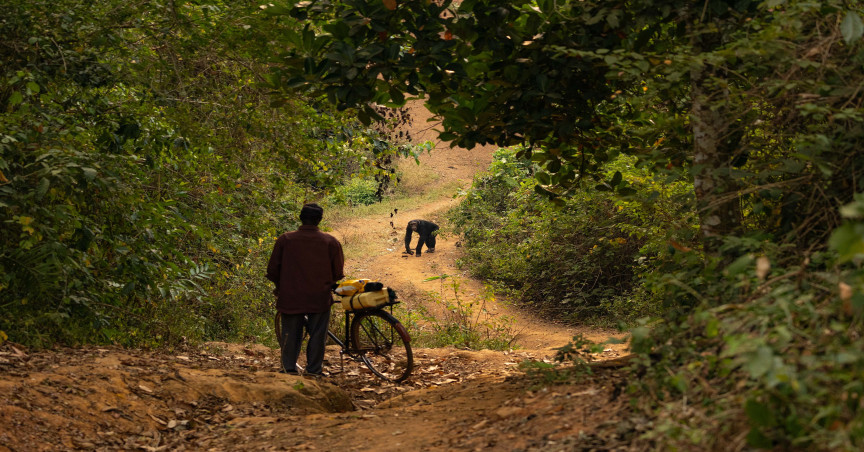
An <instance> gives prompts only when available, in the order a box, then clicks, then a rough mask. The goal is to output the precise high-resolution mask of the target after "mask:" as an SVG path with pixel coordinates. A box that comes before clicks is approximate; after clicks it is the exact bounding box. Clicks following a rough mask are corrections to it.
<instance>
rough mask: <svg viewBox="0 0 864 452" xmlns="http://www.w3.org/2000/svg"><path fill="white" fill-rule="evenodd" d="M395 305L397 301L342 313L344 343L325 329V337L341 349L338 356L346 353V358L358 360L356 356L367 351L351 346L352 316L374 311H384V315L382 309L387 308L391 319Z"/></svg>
mask: <svg viewBox="0 0 864 452" xmlns="http://www.w3.org/2000/svg"><path fill="white" fill-rule="evenodd" d="M396 303H398V301H397V302H393V303H387V304H385V305H383V306H379V307H376V308H369V309H361V310H356V311H343V312H344V313H345V336H344V337H345V342H342V340H341V339H339V337H338V336H336V334H335V333H333V331H331V330H330V328H327V336H328V337H329V338H330V339H332V340H333V342H335V343H336V345H338V346H339V347H340V348H341V350H340V351H339V354H340V355H344V354H346V353H347V354H348V356H351V357H352V358H355V359H359V358H358V356H357V355H358V354H360V353H361V352H365V351H368V350H358V349H355V348H353V346H351V344H353V343H354V341H353V340H352V337H351V321H352V320H353V319H354V316H356V315H358V314H361V313H364V314H365V313H367V312H374V311H384V312H385V313H387V311H385V310H384V308H386V307H388V306H389V307H390V312H389V313H388V314H390V317H393V305H395V304H396ZM394 319H395V317H394ZM390 335H391V336H392V335H393V333H392V332H391V333H390ZM391 338H392V337H391Z"/></svg>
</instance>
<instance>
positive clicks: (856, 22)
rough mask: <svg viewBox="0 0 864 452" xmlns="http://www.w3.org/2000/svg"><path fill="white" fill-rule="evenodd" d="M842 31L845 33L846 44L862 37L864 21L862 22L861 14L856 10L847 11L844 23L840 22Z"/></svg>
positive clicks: (863, 34)
mask: <svg viewBox="0 0 864 452" xmlns="http://www.w3.org/2000/svg"><path fill="white" fill-rule="evenodd" d="M840 32H841V33H843V40H844V41H846V44H851V43H852V42H853V41H857V40H859V39H861V36H864V23H862V22H861V16H859V15H858V13H856V12H854V11H849V12H848V13H846V17H845V18H843V23H841V24H840Z"/></svg>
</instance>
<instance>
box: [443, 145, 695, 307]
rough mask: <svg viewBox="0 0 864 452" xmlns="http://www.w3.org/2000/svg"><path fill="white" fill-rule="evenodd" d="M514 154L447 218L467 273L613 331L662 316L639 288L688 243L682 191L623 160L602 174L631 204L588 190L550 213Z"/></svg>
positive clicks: (690, 228)
mask: <svg viewBox="0 0 864 452" xmlns="http://www.w3.org/2000/svg"><path fill="white" fill-rule="evenodd" d="M517 152H518V151H516V150H500V151H498V152H497V153H496V155H495V159H494V162H493V164H492V166H491V167H490V169H489V171H488V172H486V173H483V174H481V175H479V176H477V178H475V180H474V183H473V185H472V188H471V189H470V190H469V191H468V192H467V193H466V195H465V198H464V199H463V201H462V202H461V203H460V205H459V206H458V207H457V208H456V209H454V211H453V212H451V221H452V222H453V224H454V225H455V226H456V230H457V232H460V233H461V234H462V236H463V238H464V240H463V243H464V245H465V248H466V250H467V254H466V257H465V262H464V263H465V265H467V266H468V268H470V269H471V271H472V272H473V273H474V274H476V275H477V276H479V277H482V278H484V279H488V280H491V281H494V282H496V283H498V284H500V285H503V287H505V288H506V289H508V290H511V291H513V292H514V293H515V295H516V296H517V299H518V300H519V301H520V302H521V303H525V304H529V305H534V306H535V307H537V308H538V309H541V310H543V311H546V312H550V313H553V314H554V315H557V316H558V317H563V318H569V319H571V320H578V321H594V322H603V323H607V324H615V323H617V322H618V321H624V322H632V321H634V320H635V319H636V318H639V317H641V316H645V315H649V314H657V313H659V312H660V311H659V307H658V306H657V305H656V304H655V302H654V300H653V299H652V297H651V295H650V294H649V293H647V292H646V291H645V290H643V289H642V288H640V287H639V283H638V280H637V279H636V278H637V276H639V275H641V274H643V273H648V272H651V271H652V270H653V269H654V268H655V267H656V265H657V264H656V263H657V262H661V261H662V260H663V259H665V258H666V257H667V256H668V255H669V254H670V252H674V248H671V246H670V243H671V244H675V245H676V246H679V247H681V246H683V245H680V244H679V242H682V243H690V242H691V241H692V239H693V235H694V232H695V224H694V223H695V220H694V219H693V216H692V214H690V213H689V210H688V208H689V205H690V204H689V202H690V200H691V199H692V198H691V196H690V194H689V187H688V186H687V184H682V183H663V182H664V181H657V180H655V179H653V178H651V177H650V176H649V174H648V173H647V172H646V171H644V170H640V169H637V168H634V167H633V166H632V165H631V164H630V161H629V160H627V159H621V160H619V161H618V162H616V163H615V165H614V166H612V167H610V169H609V171H610V173H616V174H618V176H613V179H615V178H618V179H621V178H622V177H624V176H621V175H622V174H626V177H627V178H628V179H629V180H631V181H632V183H631V186H633V187H638V188H639V190H638V191H634V194H633V195H632V196H630V197H628V198H627V199H621V198H619V197H617V196H616V195H614V194H612V193H611V192H610V191H609V190H605V191H600V190H590V191H588V190H586V191H582V192H579V193H574V195H573V196H571V197H570V198H567V199H566V200H563V201H561V202H558V203H557V205H556V204H555V203H553V202H552V201H550V200H549V199H548V198H547V197H545V196H542V195H540V194H538V193H537V192H536V191H535V189H534V173H535V172H536V171H538V170H539V169H538V167H537V166H535V165H532V164H530V163H527V162H524V161H521V160H519V159H517V158H515V154H516V153H517ZM691 246H692V245H691ZM670 250H671V251H670Z"/></svg>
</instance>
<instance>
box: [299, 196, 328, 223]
mask: <svg viewBox="0 0 864 452" xmlns="http://www.w3.org/2000/svg"><path fill="white" fill-rule="evenodd" d="M323 217H324V209H322V208H321V206H319V205H318V204H315V203H314V202H313V203H309V204H304V205H303V208H302V209H300V222H301V223H303V225H304V226H318V223H320V222H321V218H323Z"/></svg>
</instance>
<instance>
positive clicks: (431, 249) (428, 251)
mask: <svg viewBox="0 0 864 452" xmlns="http://www.w3.org/2000/svg"><path fill="white" fill-rule="evenodd" d="M426 252H427V253H434V252H435V248H429V249H427V250H426Z"/></svg>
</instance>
